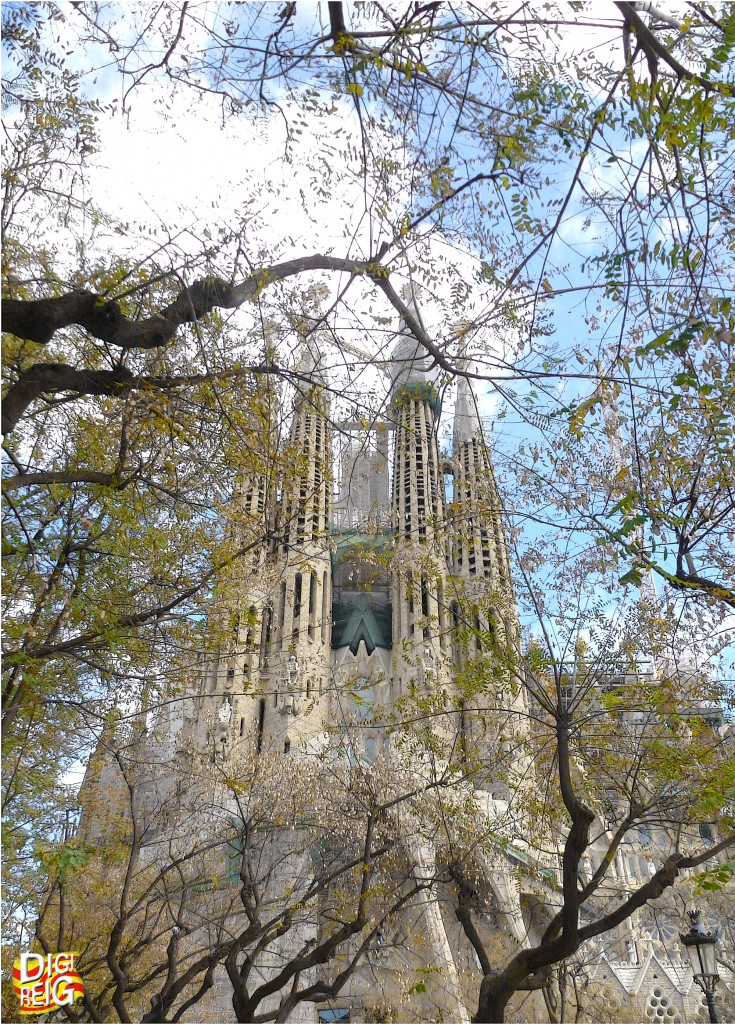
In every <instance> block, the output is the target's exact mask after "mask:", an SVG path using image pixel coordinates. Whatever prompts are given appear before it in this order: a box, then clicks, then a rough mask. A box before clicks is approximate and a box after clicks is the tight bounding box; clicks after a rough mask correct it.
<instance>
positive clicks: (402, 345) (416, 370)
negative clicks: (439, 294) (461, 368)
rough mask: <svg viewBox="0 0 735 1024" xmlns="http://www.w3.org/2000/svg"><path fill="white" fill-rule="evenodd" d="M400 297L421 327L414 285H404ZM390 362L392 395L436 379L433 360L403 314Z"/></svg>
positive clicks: (431, 383)
mask: <svg viewBox="0 0 735 1024" xmlns="http://www.w3.org/2000/svg"><path fill="white" fill-rule="evenodd" d="M401 298H402V299H403V301H404V302H405V304H406V305H407V306H408V308H409V310H410V311H411V313H412V314H413V316H414V317H415V318H416V320H418V322H419V324H420V325H421V327H423V326H424V325H423V321H422V319H421V314H420V313H419V310H418V306H417V305H416V293H415V286H414V285H413V284H407V285H405V286H404V287H403V289H402V290H401ZM391 362H392V364H393V365H392V367H391V377H392V378H393V393H394V395H395V393H396V391H398V389H399V388H401V387H406V386H411V385H415V384H419V385H421V384H424V385H427V384H428V385H430V386H431V385H433V384H434V381H435V379H436V368H435V366H434V360H433V358H432V356H430V355H429V353H428V352H427V351H426V350H425V349H424V347H423V346H422V344H421V342H420V341H418V339H417V338H415V337H414V335H413V334H412V333H411V331H410V330H409V327H408V324H407V323H406V320H405V318H404V317H403V316H402V317H401V320H400V325H399V328H398V335H397V338H396V344H395V346H394V348H393V353H392V355H391Z"/></svg>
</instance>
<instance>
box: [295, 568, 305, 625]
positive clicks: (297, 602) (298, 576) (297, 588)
mask: <svg viewBox="0 0 735 1024" xmlns="http://www.w3.org/2000/svg"><path fill="white" fill-rule="evenodd" d="M302 582H303V577H302V575H301V573H300V572H297V573H296V580H295V583H294V595H293V620H294V627H295V626H296V623H297V622H298V621H299V617H300V615H301V584H302Z"/></svg>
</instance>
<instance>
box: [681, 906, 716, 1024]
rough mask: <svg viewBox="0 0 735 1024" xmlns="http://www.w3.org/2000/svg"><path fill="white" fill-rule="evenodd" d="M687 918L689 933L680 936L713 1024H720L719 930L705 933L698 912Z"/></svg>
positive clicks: (690, 914)
mask: <svg viewBox="0 0 735 1024" xmlns="http://www.w3.org/2000/svg"><path fill="white" fill-rule="evenodd" d="M687 916H688V917H689V920H690V921H691V925H690V927H689V931H688V932H687V933H686V935H679V938H680V939H681V941H682V944H683V945H684V946H686V950H687V953H688V954H689V959H690V960H691V962H692V971H693V973H694V980H695V981H696V983H697V984H698V985H699V987H700V988H701V989H702V991H703V992H704V998H705V999H706V1000H707V1009H708V1010H709V1019H710V1022H711V1024H718V1020H717V1014H716V1012H715V985H716V984H717V982H718V981H719V978H720V976H719V974H718V973H717V958H716V956H715V943H716V942H717V930H715V931H712V932H708V931H705V929H704V927H703V925H702V922H701V921H700V919H699V911H698V910H690V911H688V912H687Z"/></svg>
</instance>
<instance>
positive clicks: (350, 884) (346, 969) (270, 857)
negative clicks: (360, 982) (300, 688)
mask: <svg viewBox="0 0 735 1024" xmlns="http://www.w3.org/2000/svg"><path fill="white" fill-rule="evenodd" d="M153 736H154V734H150V735H146V733H145V732H141V725H140V722H137V723H136V722H133V723H127V724H125V725H118V726H116V727H115V726H113V725H110V726H109V727H108V728H107V729H106V731H105V733H104V735H103V742H102V743H101V744H100V745H99V747H98V749H97V751H96V754H95V756H94V758H93V760H92V762H91V764H90V770H89V772H88V774H87V778H86V780H85V784H84V786H83V788H82V794H81V801H82V806H83V811H82V823H81V827H80V829H79V831H78V832H77V834H76V835H75V836H74V837H73V838H70V839H67V840H66V841H63V842H58V843H55V844H52V843H46V844H43V849H42V850H41V851H40V858H41V860H42V862H43V864H44V866H45V867H46V869H47V870H48V872H49V876H50V880H51V885H50V888H49V890H48V892H47V896H46V900H45V903H44V906H43V909H42V912H41V915H40V917H39V920H38V924H37V932H36V934H37V939H38V941H39V943H40V945H41V947H42V949H44V950H50V949H56V948H59V949H62V948H64V949H66V948H67V947H68V948H72V947H73V948H74V949H79V950H80V957H79V968H80V970H81V971H82V972H83V974H84V979H85V996H84V1007H83V1010H82V1011H81V1015H75V1017H74V1019H80V1020H81V1019H84V1020H95V1021H99V1020H105V1019H109V1016H110V1014H111V1013H114V1015H115V1018H116V1019H119V1020H121V1021H130V1020H134V1019H135V1020H143V1021H163V1020H172V1021H176V1020H180V1019H181V1017H182V1015H183V1014H184V1013H185V1012H186V1010H187V1009H190V1008H191V1007H192V1006H195V1005H197V1004H198V1003H199V1002H200V1001H201V1000H203V999H204V1000H206V996H207V993H208V992H209V990H210V989H211V988H212V986H213V985H214V982H215V977H216V976H219V977H220V978H226V979H227V980H228V981H229V987H230V988H231V992H232V1005H233V1008H234V1011H235V1014H236V1017H237V1019H238V1020H239V1021H253V1020H258V1021H268V1020H274V1021H275V1020H286V1019H288V1015H289V1013H290V1012H291V1011H292V1010H293V1009H294V1008H295V1007H296V1006H297V1005H298V1004H299V1003H300V1002H302V1001H304V1000H310V1001H313V1002H321V1001H324V1000H325V999H328V998H330V997H334V996H336V995H337V994H338V993H339V991H340V990H341V989H342V987H343V986H344V985H345V983H346V982H347V981H348V980H349V979H350V977H351V976H352V975H353V974H354V973H355V971H356V970H358V969H359V968H360V967H361V965H362V964H363V963H364V962H365V960H366V958H367V957H368V955H369V954H370V952H371V950H373V949H374V948H375V946H376V943H377V942H378V941H381V938H382V931H383V929H384V927H385V924H386V920H387V919H389V918H390V916H391V915H393V914H396V913H397V912H398V911H400V910H401V909H406V908H408V909H410V908H412V907H415V906H416V905H417V904H418V902H419V897H420V894H421V892H422V890H423V889H425V888H426V887H427V886H428V885H429V884H430V882H429V881H428V880H426V879H424V878H421V877H418V876H415V874H414V872H413V868H412V865H411V864H410V862H409V861H408V860H407V859H406V856H405V851H402V850H401V843H402V839H401V830H400V828H399V827H398V823H397V820H396V814H397V808H398V806H399V805H400V804H401V802H402V800H403V799H404V798H406V794H405V793H402V792H401V793H398V795H397V794H396V784H395V780H389V779H388V778H387V777H386V776H385V773H384V772H383V771H382V770H379V769H376V770H375V771H372V772H370V771H367V772H366V771H365V770H364V768H360V767H359V766H358V767H354V768H353V769H351V770H350V769H348V770H346V771H345V770H344V769H343V768H342V767H341V766H340V767H338V766H337V765H336V764H335V763H332V764H328V763H325V762H322V763H321V764H320V763H318V762H315V759H313V758H312V759H307V760H309V761H310V762H313V763H309V764H308V765H307V764H304V765H302V766H301V767H302V771H301V772H300V773H298V774H299V777H300V779H301V783H300V784H298V783H297V782H296V780H295V778H294V766H293V763H292V762H290V763H287V762H286V761H285V760H284V759H283V758H278V757H276V758H274V757H273V756H266V755H262V756H260V757H258V758H256V759H251V758H248V757H247V756H243V757H242V758H240V759H238V760H237V761H235V762H230V763H229V765H228V768H229V769H230V770H232V775H231V776H230V774H229V772H228V773H227V774H226V773H225V772H224V771H222V769H221V768H220V770H219V771H218V770H217V769H216V768H215V771H214V774H213V766H212V764H211V763H210V762H209V761H208V760H206V759H203V758H202V757H201V754H200V752H199V751H191V752H189V753H187V754H185V756H183V757H180V758H179V760H180V763H177V762H176V761H174V762H171V763H169V764H167V765H162V764H161V763H160V762H159V761H158V759H157V758H156V759H155V760H153V761H151V755H152V754H155V752H156V749H157V748H156V745H155V744H156V740H155V739H154V738H153ZM126 737H127V741H125V738H126ZM159 738H160V737H159ZM103 807H104V812H103ZM82 907H84V913H83V914H82V913H80V910H81V908H82ZM316 907H318V908H319V917H318V918H317V917H316V916H315V913H314V910H315V908H316ZM336 954H339V961H337V960H336V959H335V957H336ZM205 1005H206V1004H203V1006H205Z"/></svg>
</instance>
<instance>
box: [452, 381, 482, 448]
mask: <svg viewBox="0 0 735 1024" xmlns="http://www.w3.org/2000/svg"><path fill="white" fill-rule="evenodd" d="M475 439H477V440H483V441H484V439H485V431H484V429H483V426H482V420H481V419H480V412H479V410H478V408H477V399H476V398H475V394H474V392H473V390H472V385H471V384H470V382H469V380H467V378H466V377H460V378H459V382H458V384H457V398H456V401H455V403H454V446H455V448H456V447H457V446H458V445H460V444H462V443H463V442H465V441H472V440H475Z"/></svg>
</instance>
